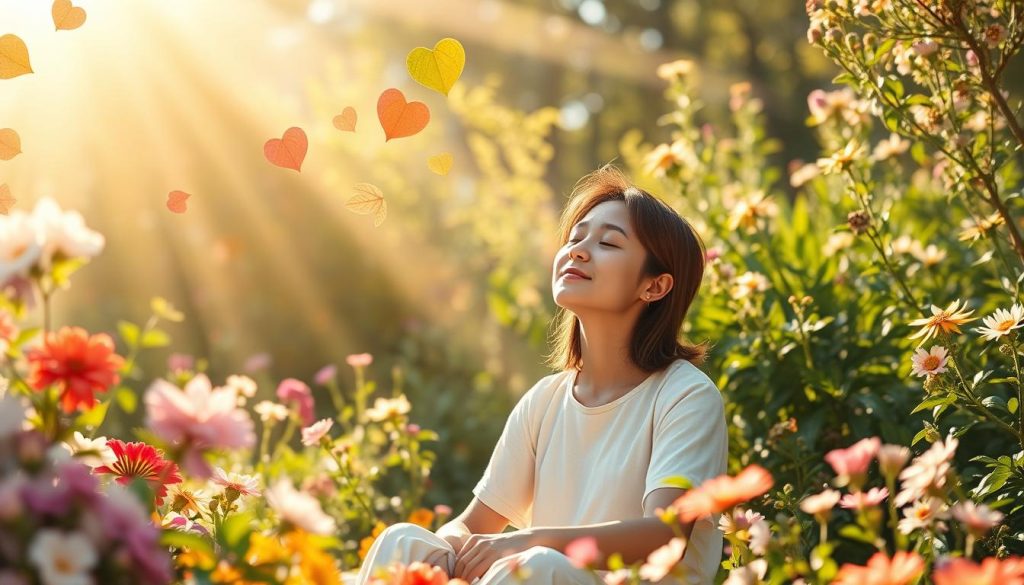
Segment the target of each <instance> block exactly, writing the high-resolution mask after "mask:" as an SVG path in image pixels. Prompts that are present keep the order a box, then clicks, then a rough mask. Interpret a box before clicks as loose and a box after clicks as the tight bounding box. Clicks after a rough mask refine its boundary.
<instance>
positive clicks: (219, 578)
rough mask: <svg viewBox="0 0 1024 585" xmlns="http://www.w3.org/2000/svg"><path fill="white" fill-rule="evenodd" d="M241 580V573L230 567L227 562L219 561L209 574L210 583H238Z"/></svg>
mask: <svg viewBox="0 0 1024 585" xmlns="http://www.w3.org/2000/svg"><path fill="white" fill-rule="evenodd" d="M241 580H242V573H240V572H239V571H238V569H236V568H234V567H232V566H231V563H229V562H227V561H223V560H222V561H221V562H220V563H218V564H217V568H216V569H214V571H213V572H212V573H210V581H213V582H214V583H238V582H240V581H241Z"/></svg>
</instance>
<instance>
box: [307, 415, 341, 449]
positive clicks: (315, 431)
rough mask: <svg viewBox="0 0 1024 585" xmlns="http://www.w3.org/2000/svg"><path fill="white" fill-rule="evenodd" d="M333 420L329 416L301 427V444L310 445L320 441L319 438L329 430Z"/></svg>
mask: <svg viewBox="0 0 1024 585" xmlns="http://www.w3.org/2000/svg"><path fill="white" fill-rule="evenodd" d="M333 424H334V421H333V420H331V419H329V418H322V419H320V420H318V421H317V422H315V423H313V424H311V425H309V426H308V427H306V428H304V429H302V444H303V445H305V446H307V447H312V446H313V445H316V444H318V443H319V442H320V439H322V438H323V436H324V435H326V434H327V432H328V431H330V430H331V426H332V425H333Z"/></svg>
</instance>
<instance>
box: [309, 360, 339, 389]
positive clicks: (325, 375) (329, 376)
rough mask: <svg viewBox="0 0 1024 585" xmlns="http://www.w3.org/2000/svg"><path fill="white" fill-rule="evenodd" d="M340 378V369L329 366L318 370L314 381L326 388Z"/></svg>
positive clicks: (314, 375)
mask: <svg viewBox="0 0 1024 585" xmlns="http://www.w3.org/2000/svg"><path fill="white" fill-rule="evenodd" d="M337 376H338V368H337V366H335V365H333V364H332V365H328V366H324V367H322V368H320V369H319V370H317V372H316V374H313V381H314V382H316V383H317V384H319V385H321V386H326V385H328V384H330V383H331V380H334V378H336V377H337Z"/></svg>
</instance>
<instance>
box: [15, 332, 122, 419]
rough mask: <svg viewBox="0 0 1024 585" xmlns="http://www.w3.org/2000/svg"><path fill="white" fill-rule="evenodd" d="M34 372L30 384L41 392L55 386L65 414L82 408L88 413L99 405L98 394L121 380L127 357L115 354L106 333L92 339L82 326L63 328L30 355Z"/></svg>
mask: <svg viewBox="0 0 1024 585" xmlns="http://www.w3.org/2000/svg"><path fill="white" fill-rule="evenodd" d="M26 357H27V358H28V361H29V365H30V366H31V368H32V369H31V371H30V372H29V378H28V383H29V385H31V386H32V387H33V388H35V389H36V390H42V389H44V388H46V387H48V386H50V385H51V384H54V383H56V384H57V387H58V388H59V389H60V392H61V396H60V401H61V406H62V407H63V409H64V412H68V413H70V412H74V411H75V409H77V408H78V407H79V406H83V405H84V406H85V408H86V410H88V409H90V408H92V407H93V406H95V404H96V396H95V393H96V392H106V391H107V390H108V389H109V388H110V387H111V386H113V385H114V384H117V383H118V382H119V381H120V379H121V378H120V376H119V375H118V373H117V372H118V370H119V369H121V366H122V365H123V364H124V358H122V357H121V356H119V355H117V354H116V353H114V342H113V340H111V339H110V336H109V335H107V334H106V333H99V334H97V335H92V336H90V335H89V334H88V333H87V332H86V331H85V330H84V329H82V328H80V327H62V328H61V330H60V331H58V332H57V333H50V334H48V335H46V339H45V341H44V342H43V345H42V347H35V348H32V349H30V350H29V351H28V352H27V355H26Z"/></svg>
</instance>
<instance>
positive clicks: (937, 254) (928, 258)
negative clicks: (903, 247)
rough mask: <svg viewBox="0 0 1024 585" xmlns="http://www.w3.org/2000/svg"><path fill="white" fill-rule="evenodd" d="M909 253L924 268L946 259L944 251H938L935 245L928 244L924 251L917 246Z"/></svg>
mask: <svg viewBox="0 0 1024 585" xmlns="http://www.w3.org/2000/svg"><path fill="white" fill-rule="evenodd" d="M910 253H911V254H913V255H914V257H916V258H917V259H918V260H919V261H920V262H921V264H924V265H925V266H934V265H936V264H938V263H939V262H942V261H943V260H945V259H946V251H945V250H940V249H939V248H938V247H937V246H936V245H935V244H928V247H927V248H924V249H922V248H921V246H920V245H918V246H917V248H915V249H913V250H911V251H910Z"/></svg>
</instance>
